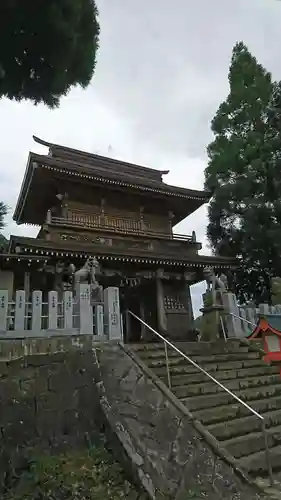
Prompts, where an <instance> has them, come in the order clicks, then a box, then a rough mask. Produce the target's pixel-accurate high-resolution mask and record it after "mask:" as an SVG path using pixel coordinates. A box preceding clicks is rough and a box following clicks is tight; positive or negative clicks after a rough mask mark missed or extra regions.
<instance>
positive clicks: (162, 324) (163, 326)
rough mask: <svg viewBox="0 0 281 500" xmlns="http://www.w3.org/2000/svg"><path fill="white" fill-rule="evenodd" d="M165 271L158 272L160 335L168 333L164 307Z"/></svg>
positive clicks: (157, 291)
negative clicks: (163, 280)
mask: <svg viewBox="0 0 281 500" xmlns="http://www.w3.org/2000/svg"><path fill="white" fill-rule="evenodd" d="M163 274H164V270H163V269H158V270H157V271H156V298H157V322H158V329H159V333H166V332H167V317H166V312H165V306H164V290H163V282H162V279H163Z"/></svg>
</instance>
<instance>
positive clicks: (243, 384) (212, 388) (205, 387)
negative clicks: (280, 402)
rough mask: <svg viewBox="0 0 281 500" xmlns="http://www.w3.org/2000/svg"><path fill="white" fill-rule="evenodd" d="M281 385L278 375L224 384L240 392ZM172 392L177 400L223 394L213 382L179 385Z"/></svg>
mask: <svg viewBox="0 0 281 500" xmlns="http://www.w3.org/2000/svg"><path fill="white" fill-rule="evenodd" d="M273 384H281V378H280V375H279V374H272V375H262V376H257V377H248V378H247V379H236V380H228V381H225V382H224V385H225V386H226V387H227V389H229V390H231V391H240V390H243V389H248V388H251V387H253V388H255V387H259V388H260V387H261V386H264V385H273ZM173 392H174V394H175V395H176V396H177V397H178V398H188V397H191V396H200V395H202V394H215V393H220V392H224V389H223V388H222V387H220V386H218V385H217V384H216V383H215V382H212V381H209V382H204V383H199V384H190V385H180V386H175V387H173Z"/></svg>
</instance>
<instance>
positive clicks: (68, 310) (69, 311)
mask: <svg viewBox="0 0 281 500" xmlns="http://www.w3.org/2000/svg"><path fill="white" fill-rule="evenodd" d="M63 320H64V321H63V327H64V328H65V329H71V328H73V296H72V292H70V291H69V290H68V291H66V292H64V294H63Z"/></svg>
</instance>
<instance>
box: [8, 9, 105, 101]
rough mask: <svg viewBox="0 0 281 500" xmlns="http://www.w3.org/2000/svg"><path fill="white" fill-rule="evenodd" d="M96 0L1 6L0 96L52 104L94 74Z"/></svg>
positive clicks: (96, 33)
mask: <svg viewBox="0 0 281 500" xmlns="http://www.w3.org/2000/svg"><path fill="white" fill-rule="evenodd" d="M98 36H99V24H98V20H97V8H96V4H95V1H94V0H36V1H35V0H7V1H2V2H1V6H0V97H8V98H9V99H16V100H17V101H21V100H23V99H29V100H31V101H33V102H34V103H35V104H38V103H40V102H43V103H45V104H46V105H47V106H49V107H50V108H53V107H55V106H58V105H59V102H60V97H62V96H63V95H66V94H67V92H68V91H69V90H70V88H71V87H73V86H75V85H80V86H82V87H83V88H85V87H87V85H88V84H89V83H90V81H91V78H92V76H93V73H94V68H95V62H96V52H97V48H98Z"/></svg>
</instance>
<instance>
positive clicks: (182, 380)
mask: <svg viewBox="0 0 281 500" xmlns="http://www.w3.org/2000/svg"><path fill="white" fill-rule="evenodd" d="M211 374H212V376H213V377H215V378H216V379H217V380H218V381H222V382H224V381H226V382H228V381H230V380H234V379H235V380H236V379H247V377H255V376H263V375H274V374H276V375H279V368H278V367H277V366H270V365H266V364H265V363H264V364H263V365H261V366H258V367H254V368H251V367H250V368H242V369H241V370H226V371H225V370H217V371H216V373H211ZM170 375H171V380H172V386H179V385H186V384H196V383H200V382H206V381H208V377H207V376H206V375H204V373H202V372H200V371H199V370H197V373H188V374H180V375H178V374H175V372H174V371H173V370H170ZM160 378H163V380H166V378H167V377H166V370H165V374H164V376H160ZM280 380H281V379H280Z"/></svg>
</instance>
